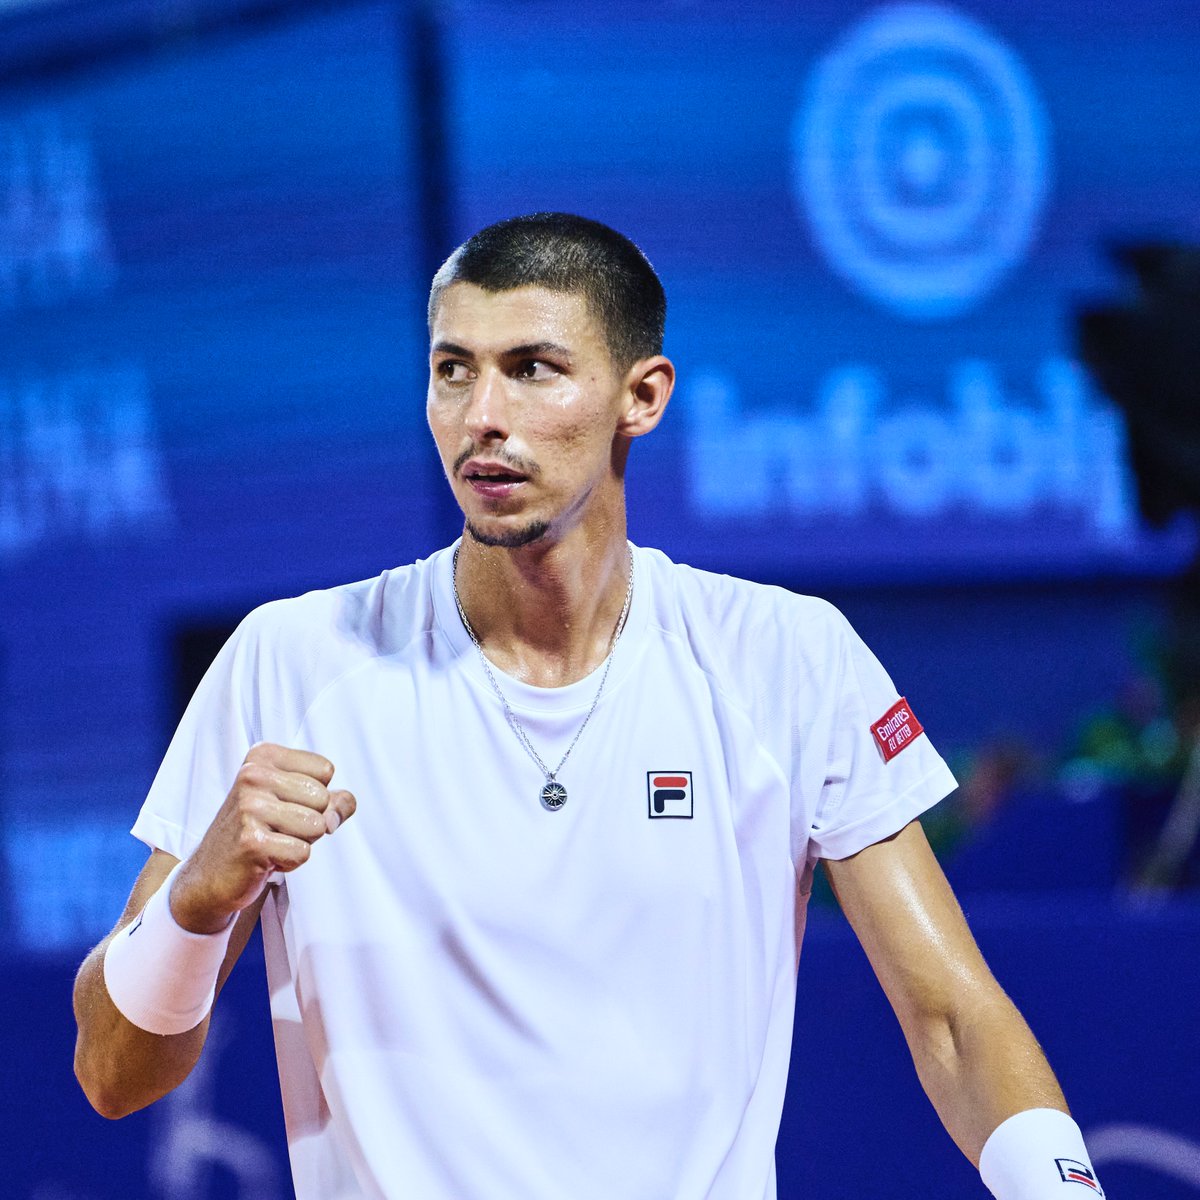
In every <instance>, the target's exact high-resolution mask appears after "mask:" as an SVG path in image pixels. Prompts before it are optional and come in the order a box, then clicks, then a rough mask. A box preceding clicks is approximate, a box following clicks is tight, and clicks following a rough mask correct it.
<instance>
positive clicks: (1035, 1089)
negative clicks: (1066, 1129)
mask: <svg viewBox="0 0 1200 1200" xmlns="http://www.w3.org/2000/svg"><path fill="white" fill-rule="evenodd" d="M966 999H967V998H964V1003H963V1004H962V1005H961V1006H959V1007H957V1008H956V1009H955V1011H954V1012H953V1013H951V1014H947V1015H945V1016H940V1017H929V1018H926V1019H924V1020H921V1019H917V1020H914V1021H913V1022H912V1023H911V1025H910V1026H909V1028H906V1030H905V1032H906V1035H907V1037H908V1043H909V1049H910V1051H911V1052H912V1056H913V1062H914V1063H915V1064H916V1068H917V1074H918V1076H919V1077H920V1080H921V1085H922V1087H924V1089H925V1093H926V1095H927V1096H928V1097H929V1099H930V1100H931V1101H932V1103H933V1106H934V1108H935V1109H936V1110H937V1113H938V1116H939V1117H941V1119H942V1124H943V1125H945V1127H946V1130H947V1132H948V1133H949V1134H950V1136H951V1137H952V1138H953V1139H954V1141H955V1143H956V1144H957V1145H958V1147H959V1149H960V1150H962V1152H963V1153H964V1154H965V1155H966V1156H967V1157H968V1158H969V1159H970V1160H971V1162H972V1163H974V1164H975V1165H976V1166H978V1164H979V1153H980V1151H981V1150H982V1148H983V1144H984V1142H986V1141H987V1139H988V1137H989V1136H990V1135H991V1134H992V1132H993V1131H994V1130H995V1129H996V1127H997V1126H998V1125H999V1124H1000V1123H1001V1122H1002V1121H1004V1120H1006V1119H1007V1118H1008V1117H1011V1116H1012V1115H1013V1114H1014V1113H1018V1112H1023V1111H1025V1110H1026V1109H1032V1108H1055V1109H1060V1110H1061V1111H1063V1112H1066V1111H1068V1110H1067V1103H1066V1100H1065V1099H1064V1097H1063V1093H1062V1089H1061V1088H1060V1087H1059V1085H1058V1080H1057V1079H1056V1078H1055V1077H1054V1072H1053V1071H1052V1070H1051V1069H1050V1065H1049V1063H1048V1062H1047V1061H1046V1056H1045V1055H1044V1054H1043V1053H1042V1049H1041V1047H1040V1046H1039V1045H1038V1043H1037V1040H1036V1039H1035V1038H1034V1036H1033V1034H1032V1032H1031V1031H1030V1029H1029V1026H1028V1025H1027V1024H1026V1023H1025V1020H1024V1018H1023V1017H1022V1016H1021V1014H1020V1013H1019V1012H1018V1011H1017V1009H1016V1008H1015V1007H1014V1005H1013V1004H1012V1002H1011V1001H1010V1000H1009V999H1008V997H1007V996H1005V995H1004V993H1003V992H1002V991H1001V990H1000V988H999V987H998V986H996V985H994V984H993V985H992V986H990V987H988V988H987V990H986V993H985V994H982V995H978V996H975V997H973V998H971V1002H970V1003H967V1002H965V1000H966Z"/></svg>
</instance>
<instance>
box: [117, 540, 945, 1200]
mask: <svg viewBox="0 0 1200 1200" xmlns="http://www.w3.org/2000/svg"><path fill="white" fill-rule="evenodd" d="M452 550H453V547H450V548H448V549H446V550H443V551H440V552H439V553H437V554H436V555H434V556H432V557H431V558H430V559H428V560H424V561H422V562H419V563H416V564H413V565H411V566H408V567H403V568H398V569H396V570H392V571H388V572H386V573H385V574H383V575H382V576H380V577H379V578H377V579H373V580H368V581H365V582H363V583H358V584H352V585H347V586H345V587H341V588H335V589H332V590H329V591H323V592H314V593H310V594H308V595H306V596H302V597H300V598H298V599H295V600H287V601H279V602H276V603H273V604H269V605H266V606H264V607H263V608H261V609H258V610H256V611H255V612H254V613H252V614H251V615H250V616H249V617H247V618H246V620H245V621H244V622H243V623H242V625H241V627H240V628H239V629H238V631H237V633H236V634H235V635H234V637H233V638H232V639H231V640H230V642H229V643H228V645H227V646H226V647H225V648H224V650H223V651H222V652H221V654H220V655H219V656H218V658H217V660H216V662H215V663H214V664H213V666H212V668H211V669H210V671H209V673H208V675H207V676H206V677H205V679H204V681H203V683H202V684H201V685H200V687H199V689H198V690H197V693H196V696H195V698H194V699H193V701H192V703H191V705H190V706H189V708H188V710H187V713H186V715H185V716H184V718H183V721H182V723H181V725H180V727H179V730H178V732H177V734H176V736H175V738H174V740H173V742H172V744H171V747H170V749H169V751H168V753H167V756H166V759H165V760H164V762H163V765H162V767H161V769H160V771H159V774H158V776H157V778H156V779H155V782H154V785H153V788H152V790H151V792H150V796H149V798H148V799H147V801H146V804H145V807H144V808H143V811H142V813H141V815H140V816H139V818H138V820H137V823H136V825H135V827H134V832H135V834H136V835H137V836H138V837H140V838H141V839H142V840H143V841H145V842H147V843H148V844H149V845H151V846H156V847H159V848H161V849H163V850H166V851H168V852H169V853H171V854H174V855H176V856H177V857H180V858H184V857H186V856H187V855H188V854H190V853H191V852H192V850H193V849H194V848H195V847H196V845H197V844H198V842H199V841H200V839H201V837H202V836H203V834H204V832H205V830H206V828H207V827H208V824H209V822H210V821H211V819H212V817H213V815H214V814H215V812H216V810H217V808H218V807H219V805H220V804H221V802H222V801H223V799H224V797H225V795H226V793H227V791H228V789H229V787H230V786H231V784H232V781H233V778H234V775H235V774H236V772H237V769H238V766H239V764H240V763H241V762H242V760H243V758H244V756H245V754H246V751H247V750H248V748H249V747H250V746H251V745H253V744H254V743H255V742H258V741H264V740H265V741H272V742H278V743H281V744H284V745H288V746H296V747H301V748H305V749H310V750H314V751H317V752H319V753H321V754H324V755H326V756H327V757H328V758H330V759H331V760H332V762H333V763H334V764H335V767H336V770H337V773H336V776H335V780H334V783H335V786H339V787H346V788H349V789H350V790H351V791H353V792H354V793H355V795H356V797H357V799H358V812H357V814H356V815H355V816H354V818H353V819H352V820H350V821H349V822H347V823H346V824H345V825H344V826H343V827H342V828H341V829H339V830H338V831H337V833H336V834H335V835H334V836H333V837H331V838H328V839H322V840H321V841H320V842H319V843H318V844H317V845H316V846H315V847H314V850H313V854H312V857H311V859H310V860H309V861H308V862H307V863H306V864H305V865H304V866H303V867H302V868H300V869H299V870H297V871H295V872H292V873H291V874H289V875H287V876H286V878H285V879H284V880H283V882H281V883H280V884H279V885H278V886H277V887H276V888H273V889H272V890H271V893H270V895H269V896H268V899H267V902H266V905H265V907H264V910H263V931H264V941H265V945H266V953H267V969H268V974H269V979H270V987H271V994H272V1012H273V1016H274V1021H275V1033H276V1046H277V1051H278V1057H279V1067H280V1076H281V1081H282V1087H283V1095H284V1110H285V1117H286V1122H287V1129H288V1138H289V1147H290V1152H291V1156H292V1166H293V1173H294V1176H295V1183H296V1195H297V1200H330V1198H331V1197H335V1198H339V1200H350V1198H357V1197H363V1198H365V1197H372V1198H379V1197H386V1198H387V1200H407V1198H412V1200H510V1198H511V1200H518V1198H519V1200H562V1198H563V1197H564V1196H570V1197H572V1200H613V1197H618V1196H619V1197H621V1198H622V1200H664V1198H665V1197H671V1198H672V1200H701V1198H706V1200H759V1198H762V1200H771V1198H772V1197H774V1196H775V1168H774V1143H775V1138H776V1134H777V1131H778V1125H779V1118H780V1111H781V1107H782V1103H783V1095H784V1086H785V1082H786V1075H787V1068H788V1062H789V1056H790V1050H791V1031H792V1010H793V1005H794V999H795V970H796V964H797V956H798V950H799V936H800V934H799V931H800V930H801V929H802V926H803V912H804V904H805V902H806V900H807V886H808V880H809V879H810V877H811V863H812V860H813V859H815V858H816V857H819V856H824V857H834V858H838V857H845V856H846V855H849V854H853V853H855V852H856V851H857V850H859V849H861V848H863V847H864V846H867V845H869V844H871V843H873V842H875V841H878V840H879V839H881V838H884V837H887V836H888V835H890V834H892V833H894V832H895V831H897V830H898V829H900V828H901V827H902V826H904V825H905V824H906V823H907V822H908V821H909V820H911V819H912V818H914V817H916V816H917V815H918V814H919V813H920V812H922V811H923V810H924V809H926V808H928V807H929V806H931V805H932V804H934V803H935V802H936V801H937V800H939V799H940V798H941V797H942V796H944V795H945V794H946V793H948V792H949V791H951V790H952V789H953V787H954V786H955V784H954V779H953V777H952V775H951V774H950V772H949V770H948V769H947V768H946V766H945V764H944V763H943V761H942V760H941V758H940V757H939V756H938V755H937V753H936V751H935V750H934V749H933V747H932V746H931V745H930V743H929V739H928V738H927V737H924V736H921V737H918V738H917V739H915V741H913V742H912V743H911V744H910V745H908V746H907V747H906V748H905V749H904V750H903V752H901V753H899V754H898V755H896V757H894V758H893V759H892V760H891V761H890V762H888V763H885V762H884V761H883V756H882V754H881V753H880V751H879V750H878V748H877V747H876V745H875V743H874V741H873V739H872V736H871V733H870V723H871V722H872V721H873V720H876V719H878V718H879V717H881V716H882V715H883V714H884V713H885V712H886V711H887V710H888V709H889V708H890V707H891V706H892V705H893V704H894V703H895V701H896V699H897V694H896V690H895V688H894V687H893V685H892V682H891V680H890V679H889V678H888V676H887V674H886V673H885V671H884V670H883V668H882V667H881V666H880V665H879V663H878V662H877V661H876V659H875V658H874V656H873V655H872V654H871V653H870V651H869V650H868V649H867V648H866V647H865V646H864V645H863V643H862V642H861V641H860V640H859V638H858V637H857V636H856V635H855V634H854V632H853V631H852V630H851V628H850V626H849V624H848V623H847V622H846V620H845V619H844V618H843V617H842V616H841V614H839V613H838V612H837V611H836V610H835V609H834V608H832V607H831V606H830V605H828V604H826V603H825V602H823V601H820V600H815V599H812V598H808V597H800V596H796V595H793V594H792V593H790V592H786V591H784V590H782V589H778V588H768V587H762V586H758V585H754V584H750V583H746V582H744V581H741V580H735V579H731V578H728V577H725V576H718V575H712V574H707V573H705V572H700V571H695V570H692V569H690V568H687V567H682V566H678V565H676V564H674V563H672V562H670V561H669V560H668V559H667V558H666V557H665V556H664V555H662V554H661V553H659V552H657V551H653V550H646V549H637V550H635V560H636V583H635V588H634V596H633V603H632V606H631V609H630V614H629V619H628V622H627V624H626V628H625V632H624V634H623V636H622V637H621V639H620V641H619V643H618V645H617V648H616V651H615V655H614V658H613V663H612V668H611V671H610V674H609V677H608V682H607V684H606V685H605V689H604V694H603V695H602V697H601V699H600V702H599V704H598V705H597V707H596V710H595V713H594V714H593V716H592V719H591V723H590V724H589V725H588V727H587V729H586V730H585V731H584V734H583V736H582V737H581V738H580V740H579V742H578V744H577V745H576V746H575V749H574V750H573V751H572V753H571V756H570V758H569V760H568V762H567V764H566V766H565V767H564V769H563V771H562V774H561V780H562V783H563V784H564V786H565V787H566V788H567V791H568V793H569V799H568V801H567V804H566V806H565V807H564V808H563V809H561V810H560V811H558V812H554V813H549V812H546V811H545V810H544V809H543V808H542V807H541V805H540V803H539V801H538V794H539V791H540V789H541V786H542V784H543V782H544V780H543V777H542V776H541V774H540V772H539V771H538V769H537V767H536V766H535V765H534V763H533V762H532V761H531V760H530V758H529V757H528V755H527V754H526V752H525V751H524V749H523V748H522V747H521V745H520V744H519V743H518V741H517V738H516V737H515V736H514V734H513V731H512V730H511V728H510V727H509V726H508V724H507V722H506V720H505V716H504V712H503V709H502V707H501V704H500V702H499V700H498V699H497V697H496V695H495V694H494V692H493V690H492V688H491V687H490V686H489V684H488V682H487V679H486V677H485V675H484V673H483V669H482V666H481V664H480V662H479V660H478V657H477V655H476V651H475V648H474V647H473V645H472V644H471V641H470V639H469V638H468V636H467V633H466V631H465V629H464V628H463V626H462V622H461V621H460V619H459V617H458V614H457V612H456V610H455V606H454V599H453V594H452V590H451V574H450V571H451V554H452ZM497 678H498V679H499V681H500V684H501V686H502V687H503V689H504V692H505V694H506V696H507V697H508V700H509V703H510V704H511V705H512V707H513V709H514V710H515V711H516V712H517V713H518V715H519V717H520V720H521V722H522V724H523V725H524V727H525V728H526V730H527V731H528V734H529V736H530V738H531V739H532V740H533V743H534V745H535V746H536V747H537V748H538V751H539V753H540V754H541V756H542V758H543V759H544V760H545V761H547V762H549V763H557V762H558V760H559V758H560V757H561V755H562V753H563V751H564V750H565V748H566V747H567V745H568V744H569V743H570V740H571V738H572V737H573V736H574V734H575V732H576V730H577V729H578V728H579V725H580V722H581V721H582V720H583V717H584V715H585V714H586V713H587V711H588V708H589V706H590V704H591V703H592V699H593V697H594V696H595V694H596V687H597V684H598V682H599V676H598V674H596V673H593V675H591V676H589V677H588V678H586V679H583V680H580V681H579V682H577V683H575V684H572V685H570V686H568V687H564V688H556V689H542V688H535V687H531V686H528V685H525V684H522V683H521V682H519V681H517V680H515V679H512V678H509V677H507V676H504V675H501V674H499V673H497ZM659 776H671V777H673V778H675V779H680V778H683V779H688V778H690V785H689V786H687V787H683V788H677V789H675V790H677V791H683V792H684V793H685V796H684V798H683V799H679V798H673V799H672V800H671V801H670V802H669V803H664V811H663V812H662V813H661V814H655V811H654V800H653V793H654V791H655V790H656V786H655V784H654V782H653V780H654V778H655V777H659ZM689 813H690V816H689V815H688V814H689ZM666 818H670V819H666Z"/></svg>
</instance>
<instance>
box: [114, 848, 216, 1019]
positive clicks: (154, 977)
mask: <svg viewBox="0 0 1200 1200" xmlns="http://www.w3.org/2000/svg"><path fill="white" fill-rule="evenodd" d="M182 866H183V864H182V863H180V864H179V865H178V866H176V867H175V868H174V870H172V871H171V873H170V874H169V875H168V876H167V878H166V879H165V880H164V881H163V884H162V886H161V887H160V888H159V889H158V891H157V892H155V893H154V895H153V896H151V897H150V899H149V900H148V901H147V903H146V907H145V908H144V909H142V912H141V915H140V916H139V917H136V918H135V919H134V920H132V921H131V922H130V923H129V924H128V925H126V926H125V928H124V929H122V930H120V931H119V932H118V933H117V934H116V936H115V937H114V938H113V940H112V941H111V942H109V944H108V949H107V950H106V951H105V953H104V984H105V986H106V987H107V988H108V994H109V997H110V998H111V1000H112V1002H113V1003H114V1004H115V1005H116V1006H117V1008H118V1009H119V1010H120V1011H121V1012H122V1013H123V1014H124V1015H125V1017H126V1018H127V1019H128V1020H130V1021H132V1022H133V1024H134V1025H136V1026H138V1028H139V1029H145V1030H146V1031H147V1032H148V1033H159V1034H168V1033H186V1032H187V1031H188V1030H189V1029H195V1028H196V1026H197V1025H199V1024H200V1022H201V1021H202V1020H203V1019H204V1016H205V1014H206V1013H207V1012H208V1010H209V1009H210V1008H212V1003H213V996H214V994H215V992H216V988H217V975H218V973H219V972H220V970H221V963H223V962H224V961H225V951H226V949H227V948H228V946H229V937H230V934H231V933H232V932H233V926H234V924H235V922H234V921H233V920H232V919H231V920H230V922H229V924H228V925H227V926H226V927H225V928H224V929H222V930H221V931H220V932H219V933H192V932H191V931H190V930H187V929H183V928H181V927H180V926H179V925H178V924H177V923H176V921H175V918H174V917H173V916H172V915H171V903H170V896H171V885H172V884H173V883H174V882H175V876H176V875H177V874H178V873H179V868H180V867H182Z"/></svg>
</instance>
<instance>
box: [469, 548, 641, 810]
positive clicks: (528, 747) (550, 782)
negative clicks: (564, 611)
mask: <svg viewBox="0 0 1200 1200" xmlns="http://www.w3.org/2000/svg"><path fill="white" fill-rule="evenodd" d="M450 583H451V586H452V587H453V588H454V603H455V606H456V607H457V608H458V615H459V617H460V618H461V619H462V623H463V628H464V629H465V630H466V631H467V634H468V636H469V637H470V639H471V641H472V642H473V643H474V644H475V649H476V650H477V651H478V653H479V661H480V663H482V664H483V673H484V674H485V675H486V676H487V677H488V683H490V684H491V685H492V691H494V692H495V693H496V695H497V696H498V697H499V698H500V703H501V704H502V705H504V716H505V717H506V718H507V720H508V724H509V727H510V728H511V729H512V731H513V733H515V734H516V735H517V741H519V742H520V743H521V745H522V746H524V747H525V752H526V753H527V754H528V755H529V757H530V758H532V759H533V761H534V762H535V763H537V765H538V769H539V770H540V771H541V773H542V774H543V775H545V777H546V782H545V785H544V786H543V787H542V790H541V791H540V792H539V793H538V798H539V799H540V800H541V802H542V807H543V808H544V809H546V810H547V811H548V812H558V810H559V809H560V808H562V806H563V805H564V804H566V802H567V789H566V788H565V787H563V785H562V784H561V783H559V781H558V773H559V771H561V770H562V769H563V764H564V763H565V762H566V761H567V759H568V758H569V757H570V755H571V751H572V750H574V749H575V743H576V742H577V741H579V738H580V736H581V735H582V733H583V731H584V730H585V729H586V728H587V723H588V722H589V721H590V720H591V719H592V713H594V712H595V711H596V705H597V704H599V703H600V693H601V692H602V691H604V683H605V680H607V679H608V670H609V668H610V667H611V666H612V660H613V653H614V652H615V651H616V648H617V642H618V641H619V640H620V637H621V634H622V633H623V632H624V631H625V620H626V618H627V617H628V616H629V603H630V601H631V600H632V599H633V549H632V547H631V548H630V551H629V586H628V587H627V588H626V589H625V603H624V604H623V605H622V606H621V615H620V616H619V617H618V618H617V624H616V627H615V628H614V629H613V635H612V641H611V642H610V643H609V646H608V656H607V657H606V658H605V660H604V671H603V673H602V674H601V676H600V686H599V687H598V688H597V689H596V695H595V696H594V697H593V698H592V706H591V708H589V709H588V710H587V715H586V716H585V717H584V718H583V724H582V725H580V726H579V728H578V729H577V730H576V731H575V736H574V737H573V738H572V739H571V744H570V745H569V746H568V747H567V749H566V752H565V753H564V754H563V756H562V758H560V759H559V760H558V766H557V767H555V768H554V770H553V771H551V770H550V768H549V767H547V766H546V764H545V762H544V761H543V760H542V756H541V755H540V754H539V753H538V752H537V750H536V749H535V748H534V745H533V742H531V741H530V740H529V734H528V733H526V732H525V726H524V725H522V724H521V721H520V719H519V718H518V716H517V714H516V713H515V712H513V710H512V706H511V705H510V704H509V702H508V697H507V696H505V694H504V693H503V692H502V691H501V690H500V684H499V683H497V682H496V676H495V675H493V674H492V668H491V665H490V664H489V663H488V660H487V655H486V654H484V652H483V647H482V646H481V645H480V644H479V639H478V638H477V637H476V636H475V630H474V629H473V628H472V627H471V622H470V621H468V620H467V614H466V612H465V611H464V610H463V606H462V600H461V599H460V598H459V595H458V548H457V547H456V548H455V551H454V561H453V563H451V566H450Z"/></svg>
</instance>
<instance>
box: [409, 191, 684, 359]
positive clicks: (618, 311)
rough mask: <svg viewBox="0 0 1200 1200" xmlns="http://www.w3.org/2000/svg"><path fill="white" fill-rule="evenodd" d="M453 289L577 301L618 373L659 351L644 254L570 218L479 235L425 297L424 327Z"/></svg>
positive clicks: (655, 291) (657, 287)
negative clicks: (540, 293)
mask: <svg viewBox="0 0 1200 1200" xmlns="http://www.w3.org/2000/svg"><path fill="white" fill-rule="evenodd" d="M454 283H473V284H475V285H476V286H477V287H481V288H483V289H484V290H485V291H489V292H507V291H512V290H513V289H515V288H520V287H530V286H533V287H543V288H546V289H548V290H549V291H552V292H564V293H568V294H571V295H577V296H582V297H583V298H584V299H585V300H586V301H587V304H588V306H589V308H590V309H591V311H592V315H593V316H594V317H595V318H596V319H597V320H598V321H599V322H600V326H601V328H602V329H603V331H604V337H605V340H606V341H607V343H608V350H609V353H610V355H611V356H612V359H613V362H614V363H615V364H616V365H617V366H618V367H619V368H620V369H621V370H624V369H626V368H627V367H630V366H632V365H633V364H634V363H635V362H637V361H638V359H640V358H648V357H650V356H651V355H654V354H661V353H662V344H663V328H664V326H665V324H666V319H667V297H666V293H665V292H664V291H663V286H662V283H661V282H659V278H658V276H657V275H656V274H655V272H654V268H653V267H652V266H651V265H650V263H649V260H648V259H647V258H646V256H645V255H644V254H643V253H642V252H641V250H639V249H638V248H637V246H635V245H634V244H633V242H631V241H630V240H629V239H628V238H627V237H625V236H624V234H620V233H618V232H617V231H616V230H615V229H610V228H609V227H608V226H607V225H602V224H601V223H600V222H599V221H592V220H589V219H588V218H587V217H577V216H574V215H573V214H571V213H555V212H548V213H531V214H529V215H528V216H522V217H510V218H509V219H508V220H505V221H498V222H496V224H494V225H489V226H488V227H487V228H486V229H481V230H480V231H479V232H478V233H477V234H475V236H474V237H472V238H469V239H468V240H467V241H465V242H464V243H463V244H462V245H461V246H459V248H458V249H457V250H455V251H454V253H453V254H452V255H450V257H449V258H448V259H447V260H446V261H445V263H443V264H442V266H441V269H440V270H439V271H438V273H437V274H436V275H435V276H434V277H433V287H432V288H431V290H430V293H429V326H430V328H431V329H432V328H433V319H434V316H435V314H436V312H437V306H438V303H439V301H440V300H441V297H442V293H443V292H444V291H445V290H446V288H448V287H449V286H450V285H451V284H454Z"/></svg>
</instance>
